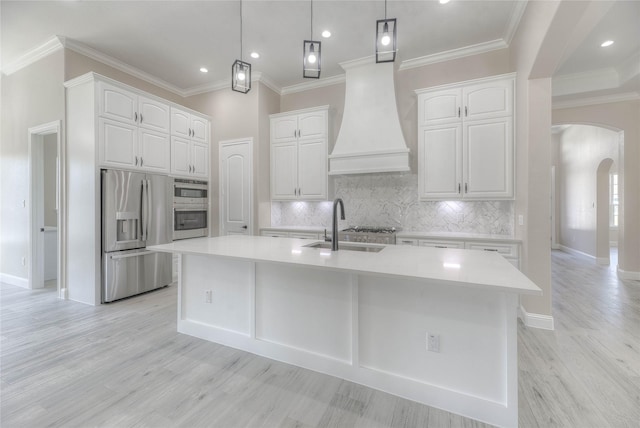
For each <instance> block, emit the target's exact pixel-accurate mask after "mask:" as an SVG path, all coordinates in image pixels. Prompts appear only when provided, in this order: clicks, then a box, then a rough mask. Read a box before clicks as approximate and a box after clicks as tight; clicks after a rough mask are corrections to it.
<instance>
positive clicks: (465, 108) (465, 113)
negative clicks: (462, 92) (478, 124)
mask: <svg viewBox="0 0 640 428" xmlns="http://www.w3.org/2000/svg"><path fill="white" fill-rule="evenodd" d="M464 115H465V116H469V112H468V110H467V106H464Z"/></svg>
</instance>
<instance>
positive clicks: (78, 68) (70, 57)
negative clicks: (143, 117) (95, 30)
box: [64, 49, 184, 105]
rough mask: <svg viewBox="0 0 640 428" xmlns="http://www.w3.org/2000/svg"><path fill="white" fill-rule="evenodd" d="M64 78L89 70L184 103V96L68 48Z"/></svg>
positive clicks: (67, 78)
mask: <svg viewBox="0 0 640 428" xmlns="http://www.w3.org/2000/svg"><path fill="white" fill-rule="evenodd" d="M64 52H65V53H64V80H65V81H67V80H71V79H73V78H75V77H78V76H82V75H83V74H85V73H89V72H90V71H92V72H94V73H98V74H101V75H103V76H106V77H109V78H111V79H114V80H117V81H118V82H121V83H124V84H125V85H129V86H133V87H134V88H137V89H140V90H141V91H145V92H148V93H150V94H153V95H155V96H158V97H161V98H164V99H166V100H169V101H173V102H174V103H177V104H182V105H184V98H182V97H181V96H180V95H177V94H175V93H174V92H171V91H168V90H166V89H163V88H160V87H158V86H156V85H153V84H151V83H149V82H147V81H144V80H142V79H138V78H137V77H134V76H132V75H130V74H128V73H125V72H123V71H120V70H118V69H115V68H113V67H111V66H108V65H106V64H104V63H101V62H99V61H96V60H93V59H91V58H88V57H86V56H84V55H82V54H79V53H77V52H75V51H72V50H70V49H65V51H64Z"/></svg>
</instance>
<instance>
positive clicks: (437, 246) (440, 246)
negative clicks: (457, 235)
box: [436, 245, 448, 248]
mask: <svg viewBox="0 0 640 428" xmlns="http://www.w3.org/2000/svg"><path fill="white" fill-rule="evenodd" d="M436 248H448V247H446V246H444V245H436Z"/></svg>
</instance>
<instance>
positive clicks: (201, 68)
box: [200, 67, 209, 73]
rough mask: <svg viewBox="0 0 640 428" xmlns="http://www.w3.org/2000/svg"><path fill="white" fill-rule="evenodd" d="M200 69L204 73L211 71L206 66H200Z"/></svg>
mask: <svg viewBox="0 0 640 428" xmlns="http://www.w3.org/2000/svg"><path fill="white" fill-rule="evenodd" d="M200 71H202V72H203V73H208V72H209V70H207V69H206V68H204V67H200Z"/></svg>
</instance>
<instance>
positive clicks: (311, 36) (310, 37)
mask: <svg viewBox="0 0 640 428" xmlns="http://www.w3.org/2000/svg"><path fill="white" fill-rule="evenodd" d="M385 1H386V0H385ZM309 39H311V40H313V0H311V35H310V36H309Z"/></svg>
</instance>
